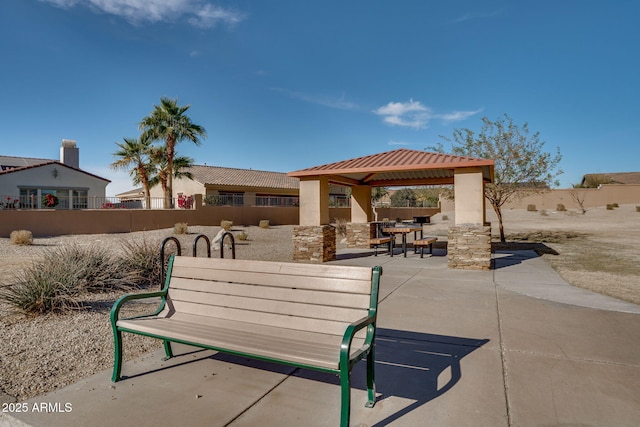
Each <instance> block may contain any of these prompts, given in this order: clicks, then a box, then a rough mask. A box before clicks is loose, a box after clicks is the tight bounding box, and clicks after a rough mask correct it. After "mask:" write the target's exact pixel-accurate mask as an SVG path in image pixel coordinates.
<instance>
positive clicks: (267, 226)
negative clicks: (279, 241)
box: [260, 219, 269, 228]
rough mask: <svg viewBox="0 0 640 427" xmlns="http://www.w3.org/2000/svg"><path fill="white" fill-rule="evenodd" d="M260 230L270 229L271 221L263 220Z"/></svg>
mask: <svg viewBox="0 0 640 427" xmlns="http://www.w3.org/2000/svg"><path fill="white" fill-rule="evenodd" d="M260 228H269V220H268V219H261V220H260Z"/></svg>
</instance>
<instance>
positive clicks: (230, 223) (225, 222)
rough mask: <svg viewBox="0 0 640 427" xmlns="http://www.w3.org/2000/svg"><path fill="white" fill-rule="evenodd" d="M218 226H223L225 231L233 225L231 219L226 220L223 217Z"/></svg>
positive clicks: (229, 229)
mask: <svg viewBox="0 0 640 427" xmlns="http://www.w3.org/2000/svg"><path fill="white" fill-rule="evenodd" d="M220 227H222V228H224V229H225V230H226V231H231V227H233V221H227V220H226V219H223V220H222V221H220Z"/></svg>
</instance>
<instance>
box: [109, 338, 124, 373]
mask: <svg viewBox="0 0 640 427" xmlns="http://www.w3.org/2000/svg"><path fill="white" fill-rule="evenodd" d="M113 349H114V354H113V376H112V377H111V381H113V382H114V383H115V382H117V381H118V380H119V379H120V372H121V369H122V332H121V331H114V332H113Z"/></svg>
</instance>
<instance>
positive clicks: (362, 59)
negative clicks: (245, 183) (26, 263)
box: [0, 0, 640, 195]
mask: <svg viewBox="0 0 640 427" xmlns="http://www.w3.org/2000/svg"><path fill="white" fill-rule="evenodd" d="M639 16H640V3H639V2H637V1H634V0H630V1H610V2H605V1H590V0H579V1H578V0H576V1H573V0H553V1H551V0H548V1H545V0H542V1H535V2H533V1H529V2H525V1H519V2H514V1H497V0H487V1H482V2H479V1H476V0H468V1H455V0H454V1H447V2H442V1H427V0H403V1H393V2H392V1H381V0H368V1H361V0H354V1H333V0H325V1H315V2H312V1H299V0H291V1H281V0H271V1H263V0H238V1H207V0H82V1H80V0H2V2H0V47H1V51H2V55H3V59H2V66H1V67H0V76H1V77H2V99H1V101H0V123H1V124H2V130H3V131H2V137H1V138H0V147H1V148H0V154H3V155H10V156H28V157H42V158H54V159H55V158H58V156H59V147H60V143H61V140H62V139H75V140H76V141H77V142H78V147H79V148H80V165H81V167H82V168H83V169H85V170H88V171H90V172H93V173H95V174H97V175H100V176H103V177H105V178H108V179H110V180H112V181H113V182H112V184H110V185H109V186H108V187H107V194H108V195H113V194H116V193H119V192H122V191H125V190H128V189H130V188H131V187H132V185H131V184H130V182H129V179H128V176H127V174H126V173H114V172H113V171H111V170H110V169H109V167H108V165H109V164H110V163H111V162H112V161H114V158H113V156H112V154H113V152H114V151H116V148H117V147H116V145H115V142H116V141H121V140H122V138H123V137H135V136H137V135H138V133H139V131H138V127H137V125H138V123H139V121H140V119H141V118H142V117H144V116H146V115H147V114H149V113H150V112H151V110H152V109H153V105H154V104H157V103H158V102H159V100H160V97H163V96H166V97H171V98H177V99H178V103H179V104H181V105H182V104H190V105H191V109H190V110H189V115H190V117H191V118H192V119H193V121H194V122H196V123H198V124H200V125H202V126H204V127H205V128H206V130H207V132H208V138H207V139H206V140H204V141H203V144H202V145H201V146H199V147H197V146H195V145H193V144H191V143H182V144H180V145H179V146H178V151H179V153H180V154H183V155H188V156H191V157H193V158H194V159H195V162H196V163H197V164H204V163H206V164H208V165H217V166H226V167H238V168H252V169H260V170H270V171H281V172H289V171H293V170H298V169H303V168H306V167H310V166H316V165H320V164H324V163H330V162H334V161H338V160H344V159H348V158H352V157H357V156H363V155H368V154H374V153H379V152H383V151H388V150H392V149H396V148H402V147H404V148H409V149H417V150H422V149H425V148H426V147H429V146H434V145H436V144H437V143H438V142H441V141H442V140H441V139H440V137H439V136H440V135H446V136H450V135H451V134H452V132H453V130H454V129H455V128H470V129H473V130H479V129H480V126H481V120H480V119H481V117H483V116H487V117H489V118H490V119H496V118H498V117H500V116H502V114H504V113H507V114H509V115H510V116H511V117H512V118H513V119H514V121H515V122H516V123H518V124H522V123H524V122H528V123H529V127H530V129H531V130H533V131H540V133H541V139H542V140H543V141H545V142H546V145H545V148H546V150H547V151H550V152H555V149H556V147H559V148H560V152H561V153H562V156H563V160H562V163H561V168H562V169H563V170H564V174H563V175H561V176H560V183H561V187H569V186H570V184H572V183H577V182H579V181H580V179H581V178H582V175H583V174H585V173H594V172H629V171H639V170H640V138H639V137H638V135H640V119H639V117H640V102H639V101H638V99H639V95H640V77H639V76H640V54H639V52H640V50H639V48H638V46H640V30H639V28H640V27H638V23H637V20H638V17H639ZM446 148H447V145H445V149H446Z"/></svg>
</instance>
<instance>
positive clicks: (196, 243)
mask: <svg viewBox="0 0 640 427" xmlns="http://www.w3.org/2000/svg"><path fill="white" fill-rule="evenodd" d="M200 239H204V241H205V242H207V258H211V240H209V238H208V237H207V236H205V235H204V234H199V235H197V236H196V238H195V239H193V256H194V257H197V256H198V240H200Z"/></svg>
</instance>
